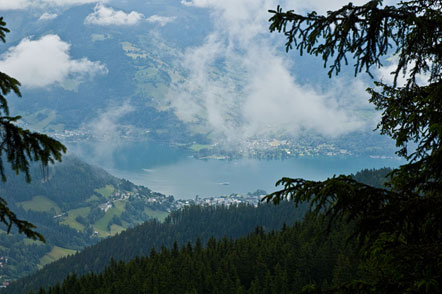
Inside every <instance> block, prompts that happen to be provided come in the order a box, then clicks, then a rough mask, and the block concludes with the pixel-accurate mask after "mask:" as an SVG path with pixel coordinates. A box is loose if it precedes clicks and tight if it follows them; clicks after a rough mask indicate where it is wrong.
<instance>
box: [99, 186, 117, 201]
mask: <svg viewBox="0 0 442 294" xmlns="http://www.w3.org/2000/svg"><path fill="white" fill-rule="evenodd" d="M114 191H115V188H114V186H112V185H106V186H105V187H103V188H100V189H95V192H97V193H99V194H101V195H102V196H103V197H104V198H109V197H111V196H112V194H113V193H114Z"/></svg>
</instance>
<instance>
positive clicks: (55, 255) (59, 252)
mask: <svg viewBox="0 0 442 294" xmlns="http://www.w3.org/2000/svg"><path fill="white" fill-rule="evenodd" d="M76 252H77V251H76V250H72V249H66V248H62V247H58V246H54V247H53V248H52V250H51V251H50V252H49V253H48V254H46V255H45V256H43V257H42V258H40V264H39V268H41V267H43V266H45V265H46V264H48V263H51V262H54V261H56V260H58V259H60V258H62V257H64V256H68V255H72V254H75V253H76Z"/></svg>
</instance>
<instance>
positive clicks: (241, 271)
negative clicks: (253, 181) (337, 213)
mask: <svg viewBox="0 0 442 294" xmlns="http://www.w3.org/2000/svg"><path fill="white" fill-rule="evenodd" d="M347 229H348V227H346V226H337V227H334V228H333V229H332V230H331V232H330V234H324V231H325V230H326V223H325V222H324V221H323V219H322V218H316V217H312V216H311V215H309V216H307V217H306V218H305V219H304V220H303V221H302V222H300V223H297V224H295V225H294V226H293V227H290V228H288V227H284V228H283V229H282V231H281V232H274V231H272V232H264V230H263V229H262V228H261V227H258V228H257V229H256V230H255V232H254V233H252V234H250V235H249V236H248V237H243V238H240V239H238V240H235V241H234V240H232V239H229V238H224V239H221V240H218V241H217V240H215V239H214V238H211V239H209V241H208V242H207V246H206V247H205V248H204V249H203V246H202V245H201V242H199V241H197V242H196V244H193V245H192V244H191V243H188V244H186V245H184V246H179V245H177V244H176V243H175V244H174V246H173V247H172V248H171V249H166V248H165V247H163V248H162V249H160V250H152V251H151V253H150V255H149V256H147V257H142V258H136V259H134V260H132V261H130V262H128V263H127V264H125V263H122V262H120V263H117V262H115V261H113V262H112V263H111V265H110V266H109V267H108V268H107V269H106V270H105V271H104V272H103V273H102V274H99V275H96V274H89V275H86V276H83V277H81V278H78V277H77V276H75V275H71V276H69V277H68V278H66V279H65V280H64V282H63V283H62V285H61V286H60V285H57V286H55V287H52V288H51V289H49V290H47V291H44V290H42V289H40V291H39V292H38V293H42V294H43V293H51V294H52V293H78V294H81V293H127V294H130V293H169V294H170V293H177V294H178V293H276V294H283V293H299V292H300V291H301V290H302V289H303V288H304V287H305V286H309V287H314V286H313V285H317V286H321V287H325V288H327V287H328V286H333V285H336V284H339V283H342V282H346V281H348V280H349V279H351V278H355V277H357V276H358V275H359V274H360V273H359V272H358V260H357V259H355V258H354V255H353V252H354V248H353V245H352V244H351V243H350V244H346V238H347V236H348V232H347Z"/></svg>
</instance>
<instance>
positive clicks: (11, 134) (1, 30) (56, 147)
mask: <svg viewBox="0 0 442 294" xmlns="http://www.w3.org/2000/svg"><path fill="white" fill-rule="evenodd" d="M8 32H9V30H8V29H7V28H6V23H5V22H4V20H3V17H0V40H1V41H2V42H6V39H5V37H6V33H8ZM19 87H20V83H19V81H17V80H16V79H14V78H12V77H10V76H9V75H7V74H5V73H3V72H0V90H1V91H0V176H1V179H2V181H6V175H5V163H4V161H5V160H6V161H7V163H8V164H9V165H10V167H11V168H12V170H13V171H15V173H16V174H18V173H20V172H23V173H24V174H25V175H26V180H27V181H28V182H30V181H31V177H30V173H29V166H30V162H32V161H38V162H40V163H41V164H42V166H43V167H46V166H47V165H48V164H49V163H54V162H55V161H56V160H57V161H61V157H62V153H64V152H66V147H65V146H64V145H63V144H61V143H60V142H58V141H57V140H54V139H52V138H50V137H49V136H47V135H44V134H40V133H37V132H32V131H30V130H26V129H23V128H21V127H19V126H17V122H18V120H20V118H21V117H20V116H10V114H9V107H8V101H7V99H6V96H7V95H8V94H9V93H11V92H12V93H14V94H16V95H17V96H18V97H21V93H20V89H19ZM0 222H2V223H4V224H5V225H6V226H7V232H8V233H9V232H10V230H11V228H12V226H16V227H17V228H18V230H19V232H20V233H24V234H25V235H26V236H27V237H29V238H32V239H34V240H35V239H39V240H41V241H43V242H44V237H43V235H41V234H40V233H38V232H37V231H35V226H34V225H33V224H31V223H30V222H27V221H25V220H21V219H18V218H17V216H16V214H15V213H14V212H13V211H11V210H10V209H9V208H8V205H7V203H6V201H5V200H4V199H3V198H0Z"/></svg>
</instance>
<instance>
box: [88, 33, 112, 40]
mask: <svg viewBox="0 0 442 294" xmlns="http://www.w3.org/2000/svg"><path fill="white" fill-rule="evenodd" d="M91 39H92V42H96V41H104V40H107V39H112V35H111V34H92V35H91Z"/></svg>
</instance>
